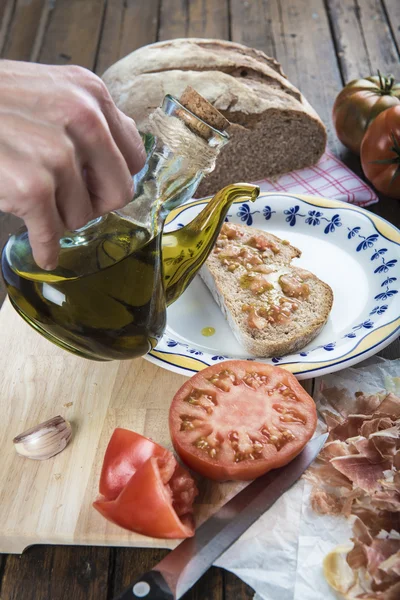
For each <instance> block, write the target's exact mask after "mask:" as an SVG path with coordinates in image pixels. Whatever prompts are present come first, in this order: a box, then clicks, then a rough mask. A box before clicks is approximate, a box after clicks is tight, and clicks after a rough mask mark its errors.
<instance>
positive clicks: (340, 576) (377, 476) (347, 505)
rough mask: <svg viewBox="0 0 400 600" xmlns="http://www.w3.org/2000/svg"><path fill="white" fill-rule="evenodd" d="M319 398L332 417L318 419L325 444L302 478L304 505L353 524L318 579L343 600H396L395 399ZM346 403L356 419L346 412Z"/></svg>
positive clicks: (398, 408)
mask: <svg viewBox="0 0 400 600" xmlns="http://www.w3.org/2000/svg"><path fill="white" fill-rule="evenodd" d="M334 391H336V393H337V394H338V403H337V404H336V403H335V401H334ZM323 395H324V397H325V400H328V401H329V402H330V403H331V405H332V407H334V408H335V409H336V410H337V411H338V413H339V415H337V414H334V413H333V412H326V413H325V415H326V417H327V419H326V422H327V426H328V430H329V438H328V442H327V443H326V444H325V446H324V448H323V449H322V451H321V453H320V455H319V457H318V459H317V461H316V462H315V463H314V465H312V467H311V468H310V469H309V470H308V471H307V473H306V475H305V477H306V478H307V479H308V480H309V481H311V483H312V484H313V489H312V491H311V496H310V501H311V505H312V508H313V509H314V510H315V511H316V512H318V513H320V514H330V515H345V516H351V517H352V518H353V519H354V525H353V534H354V535H353V538H352V542H353V547H347V548H344V547H338V548H336V549H334V550H333V551H332V552H331V553H330V554H329V555H328V556H327V557H326V559H325V561H324V572H325V575H326V577H327V580H328V581H329V583H330V584H331V585H332V587H334V589H336V590H338V591H340V592H341V593H342V594H344V596H345V598H348V599H353V598H354V599H357V600H400V398H399V397H397V396H395V395H394V394H392V393H389V394H381V393H380V394H376V395H371V396H365V395H364V394H362V393H357V394H356V398H355V400H351V401H349V397H348V395H347V392H346V390H342V389H336V388H331V389H325V390H323ZM346 403H347V405H348V406H351V407H352V410H353V411H354V407H356V409H357V411H359V414H358V413H357V414H347V411H346ZM343 582H344V583H345V584H344V583H343ZM342 583H343V586H342Z"/></svg>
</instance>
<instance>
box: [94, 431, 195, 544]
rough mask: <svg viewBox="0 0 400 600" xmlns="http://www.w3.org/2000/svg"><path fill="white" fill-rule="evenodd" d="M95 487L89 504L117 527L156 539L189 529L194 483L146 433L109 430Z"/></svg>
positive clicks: (180, 534)
mask: <svg viewBox="0 0 400 600" xmlns="http://www.w3.org/2000/svg"><path fill="white" fill-rule="evenodd" d="M99 489H100V494H102V496H101V497H100V498H99V499H98V500H96V501H95V502H94V503H93V506H94V508H96V509H97V510H98V511H99V512H100V513H101V514H102V515H103V516H104V517H105V518H106V519H108V520H109V521H111V522H113V523H116V524H117V525H119V526H120V527H124V528H125V529H129V530H130V531H136V532H137V533H142V534H144V535H150V536H152V537H156V538H176V539H178V538H186V537H191V536H192V535H193V534H194V521H193V500H194V498H195V497H196V495H197V493H198V492H197V488H196V486H195V483H194V481H193V479H192V477H191V476H190V475H189V473H188V472H187V471H186V470H185V469H184V468H183V467H181V466H180V465H179V464H178V463H177V461H176V459H175V457H174V456H173V454H172V453H171V452H169V450H167V449H166V448H163V447H162V446H159V445H158V444H156V443H155V442H153V441H152V440H149V439H148V438H145V437H143V436H141V435H139V434H137V433H135V432H133V431H129V430H127V429H120V428H118V429H116V430H115V431H114V433H113V435H112V437H111V439H110V442H109V444H108V447H107V450H106V453H105V456H104V462H103V468H102V472H101V478H100V486H99Z"/></svg>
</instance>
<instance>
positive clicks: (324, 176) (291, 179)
mask: <svg viewBox="0 0 400 600" xmlns="http://www.w3.org/2000/svg"><path fill="white" fill-rule="evenodd" d="M256 183H257V184H258V185H259V186H260V188H261V191H262V192H285V193H287V192H291V193H293V194H306V195H308V196H321V197H323V198H334V199H336V200H343V201H344V202H350V203H352V204H358V205H359V206H368V205H369V204H375V202H378V196H377V195H376V194H375V192H374V191H373V190H372V189H371V188H370V187H369V186H368V185H367V184H366V183H364V181H362V179H360V178H359V177H357V175H355V173H353V171H351V170H350V169H349V168H348V167H346V165H345V164H343V163H342V162H341V161H340V160H339V159H338V158H336V156H335V155H334V154H332V153H331V152H329V151H326V152H325V154H324V155H323V156H322V157H321V159H320V160H319V161H318V163H317V164H316V165H314V166H313V167H307V168H306V169H300V170H299V171H292V172H291V173H286V174H285V175H282V177H279V179H277V180H275V181H271V180H269V179H262V180H261V181H257V182H256Z"/></svg>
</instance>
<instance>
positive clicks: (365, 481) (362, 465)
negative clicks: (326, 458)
mask: <svg viewBox="0 0 400 600" xmlns="http://www.w3.org/2000/svg"><path fill="white" fill-rule="evenodd" d="M330 462H331V465H332V466H333V467H334V468H335V469H337V470H338V471H339V472H340V473H342V475H344V476H345V477H347V478H348V479H349V480H350V481H352V482H353V484H354V485H356V486H357V487H359V488H361V489H362V490H365V491H366V492H369V493H371V492H375V491H376V490H378V489H379V488H380V483H379V479H382V478H383V477H384V475H383V472H384V471H386V470H387V469H390V467H391V464H390V462H388V461H385V462H380V463H372V462H371V461H369V460H368V458H366V457H365V456H361V455H358V454H353V455H351V456H339V457H338V458H333V459H332V460H331V461H330Z"/></svg>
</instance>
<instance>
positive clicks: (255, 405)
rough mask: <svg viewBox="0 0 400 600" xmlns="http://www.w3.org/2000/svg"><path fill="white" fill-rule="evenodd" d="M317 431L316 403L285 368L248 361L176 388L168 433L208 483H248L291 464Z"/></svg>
mask: <svg viewBox="0 0 400 600" xmlns="http://www.w3.org/2000/svg"><path fill="white" fill-rule="evenodd" d="M316 425H317V413H316V408H315V403H314V400H313V399H312V398H311V396H309V395H308V394H307V392H306V391H305V390H304V389H303V388H302V387H301V385H300V384H299V382H298V381H297V379H296V378H295V377H294V375H292V374H291V373H289V372H288V371H285V370H284V369H281V368H279V367H273V366H270V365H266V364H262V363H257V362H249V361H241V360H234V361H226V362H222V363H219V364H217V365H213V366H212V367H208V368H206V369H204V370H203V371H200V372H199V373H197V374H196V375H194V376H193V377H192V378H191V379H189V380H188V381H187V382H186V383H184V384H183V386H182V387H181V388H180V389H179V390H178V392H177V393H176V395H175V396H174V399H173V401H172V404H171V408H170V415H169V426H170V433H171V438H172V442H173V445H174V448H175V450H176V452H177V453H178V455H179V456H180V458H181V459H182V460H183V462H185V463H186V464H187V465H188V466H189V467H190V468H192V469H193V470H194V471H197V472H198V473H200V474H201V475H204V476H205V477H209V478H211V479H216V480H218V481H223V480H227V479H236V480H249V479H254V478H256V477H259V476H260V475H262V474H263V473H266V472H267V471H269V470H270V469H275V468H277V467H281V466H283V465H285V464H287V463H288V462H290V461H291V460H292V459H293V458H294V457H295V456H296V455H297V454H299V452H300V451H301V450H302V448H303V447H304V446H305V444H306V443H307V442H308V440H309V439H310V438H311V437H312V435H313V433H314V431H315V428H316Z"/></svg>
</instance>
